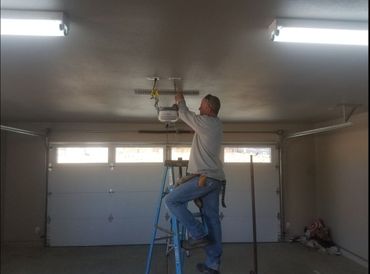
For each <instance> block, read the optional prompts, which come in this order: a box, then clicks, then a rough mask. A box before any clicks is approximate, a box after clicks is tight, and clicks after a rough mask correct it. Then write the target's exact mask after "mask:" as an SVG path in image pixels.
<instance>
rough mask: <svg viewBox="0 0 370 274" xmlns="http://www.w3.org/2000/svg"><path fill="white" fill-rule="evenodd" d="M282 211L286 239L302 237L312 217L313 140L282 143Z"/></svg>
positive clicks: (313, 215)
mask: <svg viewBox="0 0 370 274" xmlns="http://www.w3.org/2000/svg"><path fill="white" fill-rule="evenodd" d="M284 147H285V154H284V160H285V167H284V197H285V198H284V209H285V225H286V238H290V237H293V236H297V235H303V233H304V227H305V226H307V225H309V224H310V222H311V221H312V220H313V218H314V217H315V215H316V203H315V162H314V159H315V151H314V137H313V136H307V137H302V138H293V139H288V140H287V141H286V143H285V146H284Z"/></svg>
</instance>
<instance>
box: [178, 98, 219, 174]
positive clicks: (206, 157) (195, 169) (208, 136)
mask: <svg viewBox="0 0 370 274" xmlns="http://www.w3.org/2000/svg"><path fill="white" fill-rule="evenodd" d="M178 107H179V117H180V119H181V120H182V121H184V122H185V123H186V124H187V125H188V126H190V127H191V128H192V129H193V130H194V131H195V134H194V137H193V143H192V146H191V152H190V158H189V166H188V172H189V173H193V174H202V175H205V176H207V177H211V178H214V179H217V180H224V179H225V174H224V171H223V167H222V162H221V160H220V151H221V142H222V123H221V121H220V119H218V117H212V116H208V115H197V114H195V113H194V112H192V111H189V109H188V107H187V106H186V103H185V100H182V101H180V102H179V103H178Z"/></svg>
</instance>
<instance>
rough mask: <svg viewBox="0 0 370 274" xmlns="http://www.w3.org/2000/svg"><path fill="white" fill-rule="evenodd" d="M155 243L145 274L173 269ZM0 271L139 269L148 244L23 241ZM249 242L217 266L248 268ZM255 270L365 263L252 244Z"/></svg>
mask: <svg viewBox="0 0 370 274" xmlns="http://www.w3.org/2000/svg"><path fill="white" fill-rule="evenodd" d="M164 250H165V247H164V246H163V245H159V246H156V247H155V250H154V254H153V263H152V271H151V274H175V273H176V271H175V270H174V258H173V255H170V256H169V257H166V256H165V255H164V254H165V251H164ZM1 251H2V252H1V273H2V274H85V273H87V274H144V273H145V264H146V257H147V252H148V246H145V245H138V246H104V247H48V248H45V247H26V246H19V245H17V246H15V245H12V246H6V247H4V246H3V247H2V250H1ZM202 259H203V252H202V250H201V249H200V250H193V251H192V252H191V254H190V257H186V258H185V263H184V273H185V274H196V273H197V271H196V270H195V265H196V263H198V262H201V261H202ZM252 262H253V257H252V245H251V244H224V255H223V258H222V266H221V272H222V273H223V274H248V273H249V272H250V270H252ZM258 273H259V274H365V273H368V269H367V268H365V267H363V266H360V265H358V264H357V263H355V262H353V261H351V260H349V259H347V258H346V257H343V256H336V255H327V254H322V253H319V252H318V251H316V250H311V249H308V248H306V247H304V246H302V245H300V244H299V243H268V244H267V243H264V244H259V245H258Z"/></svg>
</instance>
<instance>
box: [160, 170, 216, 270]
mask: <svg viewBox="0 0 370 274" xmlns="http://www.w3.org/2000/svg"><path fill="white" fill-rule="evenodd" d="M198 180H199V176H196V177H194V178H192V179H191V180H189V181H187V182H185V183H183V184H181V185H179V186H178V187H176V188H174V189H173V190H172V191H171V192H170V193H168V194H167V196H166V199H165V201H166V205H167V208H168V210H169V211H170V213H171V214H173V215H174V216H175V217H176V218H177V219H178V220H179V221H180V222H181V223H182V224H183V225H184V226H185V228H186V229H187V231H188V232H189V234H190V236H191V237H192V238H193V239H200V238H203V237H204V236H206V235H207V232H206V231H205V229H204V227H203V225H202V224H201V222H200V221H199V220H197V219H196V218H195V217H194V215H193V213H192V212H190V211H189V210H188V208H187V205H188V202H189V201H192V200H194V199H196V198H202V201H203V208H202V213H203V216H204V221H205V223H206V225H207V230H208V237H209V239H210V240H211V241H212V243H211V244H210V245H208V246H206V247H205V248H204V249H205V252H206V255H207V256H206V260H205V265H206V266H208V267H209V268H212V269H215V270H219V267H220V260H221V255H222V233H221V223H220V217H219V194H220V190H221V181H219V180H216V179H212V178H207V181H206V184H205V186H203V187H200V186H198Z"/></svg>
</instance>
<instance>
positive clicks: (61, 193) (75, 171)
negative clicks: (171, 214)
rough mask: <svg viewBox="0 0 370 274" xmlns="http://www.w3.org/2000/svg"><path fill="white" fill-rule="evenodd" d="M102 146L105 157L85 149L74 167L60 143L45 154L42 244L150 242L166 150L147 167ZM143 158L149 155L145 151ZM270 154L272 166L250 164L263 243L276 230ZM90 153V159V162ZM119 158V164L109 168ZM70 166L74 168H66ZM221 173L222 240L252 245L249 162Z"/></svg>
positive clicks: (163, 223) (273, 236) (164, 222)
mask: <svg viewBox="0 0 370 274" xmlns="http://www.w3.org/2000/svg"><path fill="white" fill-rule="evenodd" d="M79 147H82V146H79ZM100 147H101V148H105V151H103V153H102V154H104V153H106V154H107V155H106V156H104V155H103V156H102V155H101V154H99V153H98V154H97V153H96V152H94V151H92V152H91V151H88V152H86V150H85V151H84V152H83V155H82V156H81V155H79V157H80V158H81V157H82V161H85V163H79V162H78V161H77V160H76V159H77V158H78V155H75V154H73V153H72V154H71V153H70V155H69V156H70V158H69V160H68V159H67V160H65V159H63V157H62V156H63V155H62V154H63V153H61V151H62V152H63V148H65V146H60V145H59V146H58V145H54V148H53V149H52V150H50V171H49V178H48V209H47V210H48V225H47V239H48V244H49V245H50V246H88V245H119V244H147V243H149V242H150V237H151V234H152V227H153V219H154V215H155V212H156V205H157V201H158V198H159V195H160V193H159V188H160V184H161V181H162V179H163V175H164V174H163V172H164V167H163V160H164V159H163V158H164V155H165V153H164V151H163V150H164V148H163V147H162V148H161V149H162V152H159V154H161V153H162V154H161V155H162V159H160V161H159V162H152V163H147V162H145V161H144V162H140V159H139V161H136V160H137V159H136V160H135V159H134V158H132V157H131V158H130V156H128V157H126V158H125V157H121V158H120V157H119V156H120V155H116V154H117V152H116V147H117V145H114V146H113V145H102V146H100ZM118 147H119V146H118ZM58 148H62V150H59V163H58V162H57V157H58V155H57V154H58V153H57V151H58ZM157 152H158V151H157ZM94 153H95V154H94ZM67 154H68V153H67ZM77 154H78V153H77ZM141 154H143V153H141ZM157 154H158V153H157ZM122 155H123V154H122ZM122 155H121V156H122ZM144 155H146V156H148V155H149V156H151V154H150V153H148V152H145V151H144ZM271 155H272V158H271V159H272V161H271V163H264V164H255V185H256V186H255V190H256V208H257V229H258V233H257V236H258V240H259V241H268V242H271V241H277V238H278V233H279V231H278V230H279V223H278V220H277V218H276V214H277V212H278V208H279V197H278V195H277V194H276V189H277V187H278V170H277V169H276V168H275V165H276V158H277V157H276V153H275V150H274V149H272V153H271ZM64 156H65V155H64ZM67 156H68V155H67ZM90 156H91V157H92V158H94V157H95V160H91V159H90V158H89V157H90ZM116 156H117V157H116ZM131 156H132V155H131ZM84 157H85V159H84ZM99 157H100V158H99ZM67 158H68V157H67ZM71 159H72V160H71ZM117 159H118V160H119V161H121V163H115V160H117ZM157 160H158V159H157ZM68 161H71V162H72V163H66V162H68ZM89 161H90V162H89ZM91 161H92V162H91ZM94 161H95V163H94ZM135 161H136V162H135ZM155 161H156V160H155ZM73 162H74V163H73ZM96 162H98V163H96ZM127 162H131V163H127ZM132 162H134V163H132ZM225 172H226V175H227V183H228V185H227V193H226V201H227V208H226V209H222V213H223V215H224V217H223V219H222V225H223V230H224V233H223V238H224V241H225V242H245V241H251V239H252V230H251V228H252V224H251V220H252V219H251V204H250V201H251V198H250V180H249V174H250V173H249V164H246V163H225ZM192 207H193V206H192ZM166 213H167V212H166V210H165V209H164V208H162V210H161V217H160V225H161V226H162V227H166V226H167V225H168V221H167V220H166V218H165V217H166V215H167V214H166ZM159 234H161V233H160V232H159ZM158 236H162V235H158Z"/></svg>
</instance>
